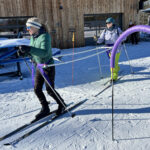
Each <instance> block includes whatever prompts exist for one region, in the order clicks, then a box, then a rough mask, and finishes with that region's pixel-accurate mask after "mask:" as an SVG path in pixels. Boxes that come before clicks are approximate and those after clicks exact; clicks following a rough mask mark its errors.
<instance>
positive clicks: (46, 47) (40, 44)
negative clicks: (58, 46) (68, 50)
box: [30, 33, 54, 64]
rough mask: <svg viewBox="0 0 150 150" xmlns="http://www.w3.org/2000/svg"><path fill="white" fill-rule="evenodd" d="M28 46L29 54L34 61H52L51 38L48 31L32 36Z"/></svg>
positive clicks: (49, 62) (50, 62) (39, 62)
mask: <svg viewBox="0 0 150 150" xmlns="http://www.w3.org/2000/svg"><path fill="white" fill-rule="evenodd" d="M30 46H31V50H30V55H31V56H32V60H33V61H34V62H35V63H37V64H44V63H48V64H53V63H54V60H53V58H52V49H51V38H50V35H49V34H48V33H43V34H41V35H39V36H38V37H36V38H34V37H33V36H32V37H31V39H30Z"/></svg>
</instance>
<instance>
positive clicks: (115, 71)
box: [111, 53, 120, 80]
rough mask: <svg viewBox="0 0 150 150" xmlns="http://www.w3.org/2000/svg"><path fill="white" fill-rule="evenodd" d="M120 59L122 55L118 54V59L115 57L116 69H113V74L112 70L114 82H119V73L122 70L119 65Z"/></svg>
mask: <svg viewBox="0 0 150 150" xmlns="http://www.w3.org/2000/svg"><path fill="white" fill-rule="evenodd" d="M119 58H120V53H116V57H115V68H114V69H113V72H112V70H111V79H112V80H117V79H118V72H119V70H120V67H119V65H118V62H119Z"/></svg>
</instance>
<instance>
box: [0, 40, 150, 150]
mask: <svg viewBox="0 0 150 150" xmlns="http://www.w3.org/2000/svg"><path fill="white" fill-rule="evenodd" d="M126 47H127V51H128V55H129V58H130V59H131V62H130V63H131V65H132V69H133V71H134V74H131V72H130V67H129V63H128V61H127V58H126V56H125V53H124V51H122V54H121V57H120V69H121V70H123V72H122V74H121V75H122V76H123V78H122V79H121V80H120V81H118V82H117V83H116V84H115V85H114V107H115V114H114V119H115V121H114V136H115V141H112V139H111V138H112V135H111V131H112V124H111V107H112V106H111V102H112V101H111V100H112V93H111V92H112V91H111V87H109V88H108V89H107V90H105V91H104V92H103V93H101V94H100V95H99V96H97V97H94V95H96V94H97V93H98V92H100V91H101V90H102V89H103V88H104V87H105V86H104V85H103V84H104V83H105V82H106V81H107V80H108V79H109V76H110V71H109V60H108V58H107V57H106V54H105V53H104V54H102V55H100V60H101V65H102V73H103V76H104V78H103V79H100V74H99V66H98V61H97V56H95V57H92V58H89V59H87V60H83V61H80V62H75V63H74V84H73V85H72V64H67V65H63V66H57V67H56V89H57V90H58V92H59V93H60V95H61V96H62V97H63V98H64V99H65V101H66V103H70V102H74V103H76V102H78V101H81V100H83V99H86V98H87V99H88V101H87V102H86V103H84V104H83V105H81V106H79V107H77V108H76V109H75V110H73V112H75V113H76V117H75V118H71V117H70V116H69V114H65V115H63V116H62V117H60V118H58V119H57V120H56V121H54V122H52V123H51V124H49V125H47V126H46V127H44V128H42V129H41V130H39V131H37V132H36V133H34V134H32V135H31V136H29V137H27V138H26V139H24V140H22V141H21V142H20V143H18V144H16V145H15V147H13V146H8V147H6V146H3V144H4V143H6V142H8V141H11V140H13V139H15V138H17V137H19V136H21V135H22V134H23V133H26V132H27V131H29V130H30V129H28V130H27V131H23V132H21V133H19V134H17V135H15V136H13V137H11V138H9V139H6V140H4V141H1V142H0V149H1V150H133V149H136V150H149V149H150V144H149V140H150V116H149V114H150V99H149V97H150V92H149V91H150V80H149V79H150V72H149V71H150V63H149V62H150V61H149V60H150V51H149V47H150V43H149V42H140V43H139V45H134V46H132V45H131V44H127V45H126ZM91 48H93V47H82V48H75V51H76V52H78V51H84V50H87V49H91ZM71 52H72V49H67V50H64V51H63V52H62V53H64V54H66V53H71ZM93 53H94V52H90V53H88V54H82V55H77V56H75V59H76V58H80V57H83V56H86V55H89V54H93ZM62 59H63V60H64V61H67V60H70V59H72V57H63V58H62ZM56 63H57V62H56ZM21 65H22V72H23V75H24V79H23V80H19V79H18V78H17V77H14V78H12V77H0V84H1V86H0V136H3V135H5V134H7V133H9V132H10V131H12V130H14V129H16V128H17V127H20V126H21V125H23V124H25V123H28V122H29V121H31V120H32V119H33V118H34V116H35V114H36V113H38V112H39V110H40V104H39V102H38V99H37V98H36V96H35V95H34V92H33V86H32V81H31V76H30V74H29V72H28V70H27V67H26V66H25V63H21ZM14 68H15V66H12V67H11V66H6V67H5V68H2V69H0V72H4V71H7V70H9V69H11V70H13V69H14ZM44 88H45V87H44ZM44 93H45V95H46V98H47V100H48V101H51V104H50V108H51V110H54V109H56V108H57V105H56V103H55V101H53V100H52V99H51V98H50V97H49V96H48V94H47V93H46V91H45V90H44ZM36 126H37V125H35V127H36ZM33 128H34V127H33ZM31 129H32V128H31Z"/></svg>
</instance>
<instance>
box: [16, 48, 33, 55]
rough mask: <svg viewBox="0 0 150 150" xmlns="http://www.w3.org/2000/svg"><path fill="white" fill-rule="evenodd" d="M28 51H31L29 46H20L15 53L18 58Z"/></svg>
mask: <svg viewBox="0 0 150 150" xmlns="http://www.w3.org/2000/svg"><path fill="white" fill-rule="evenodd" d="M30 49H31V47H30V46H27V45H22V46H19V48H18V52H17V53H18V55H19V56H25V54H28V53H29V52H30Z"/></svg>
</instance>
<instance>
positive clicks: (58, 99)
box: [44, 66, 66, 113]
mask: <svg viewBox="0 0 150 150" xmlns="http://www.w3.org/2000/svg"><path fill="white" fill-rule="evenodd" d="M44 72H45V74H46V75H47V77H48V79H49V81H50V85H51V87H50V86H49V85H48V83H47V82H46V81H45V86H46V90H47V93H48V94H49V95H50V96H51V97H52V98H53V99H54V100H55V101H56V102H57V104H58V113H61V112H62V110H64V109H65V107H66V104H65V102H64V100H63V99H62V97H61V96H60V95H59V93H58V92H57V91H56V90H55V88H54V85H55V67H54V66H53V67H49V68H47V69H45V70H44Z"/></svg>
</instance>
